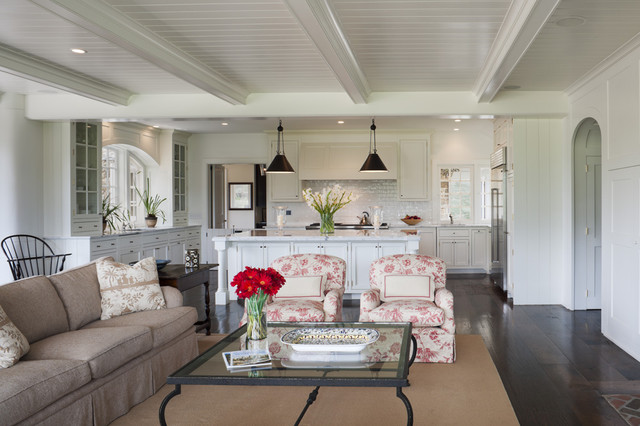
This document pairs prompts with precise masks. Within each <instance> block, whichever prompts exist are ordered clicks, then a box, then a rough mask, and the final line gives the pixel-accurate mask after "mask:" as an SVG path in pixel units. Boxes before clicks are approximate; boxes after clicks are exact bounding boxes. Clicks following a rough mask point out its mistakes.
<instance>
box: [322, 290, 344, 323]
mask: <svg viewBox="0 0 640 426" xmlns="http://www.w3.org/2000/svg"><path fill="white" fill-rule="evenodd" d="M343 293H344V290H330V291H328V292H327V294H325V296H324V305H323V306H322V309H323V310H324V320H325V321H331V322H335V321H342V294H343Z"/></svg>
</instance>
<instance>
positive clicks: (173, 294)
mask: <svg viewBox="0 0 640 426" xmlns="http://www.w3.org/2000/svg"><path fill="white" fill-rule="evenodd" d="M160 288H161V289H162V294H163V295H164V301H165V302H166V304H167V308H177V307H178V306H182V293H180V290H178V289H177V288H173V287H171V286H167V285H163V286H160Z"/></svg>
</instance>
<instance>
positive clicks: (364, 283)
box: [347, 241, 407, 292]
mask: <svg viewBox="0 0 640 426" xmlns="http://www.w3.org/2000/svg"><path fill="white" fill-rule="evenodd" d="M406 250H407V246H406V244H405V243H401V242H393V241H375V242H353V243H351V262H349V261H347V263H351V265H352V267H351V271H350V272H351V274H350V276H349V277H348V278H347V281H348V284H349V285H348V288H347V290H348V291H350V292H354V290H355V291H356V292H362V291H365V290H369V288H370V285H369V269H370V267H371V263H373V261H374V260H377V259H379V258H380V257H382V256H389V255H392V254H402V253H406Z"/></svg>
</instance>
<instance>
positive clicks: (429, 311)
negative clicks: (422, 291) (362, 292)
mask: <svg viewBox="0 0 640 426" xmlns="http://www.w3.org/2000/svg"><path fill="white" fill-rule="evenodd" d="M369 320H370V321H373V322H386V321H388V322H410V323H412V324H413V325H414V326H418V327H437V326H439V325H442V323H444V311H443V310H442V309H441V308H439V307H437V306H436V305H435V303H433V302H430V301H427V300H394V301H392V302H384V303H383V304H382V305H380V306H378V307H377V308H375V309H373V310H371V312H369Z"/></svg>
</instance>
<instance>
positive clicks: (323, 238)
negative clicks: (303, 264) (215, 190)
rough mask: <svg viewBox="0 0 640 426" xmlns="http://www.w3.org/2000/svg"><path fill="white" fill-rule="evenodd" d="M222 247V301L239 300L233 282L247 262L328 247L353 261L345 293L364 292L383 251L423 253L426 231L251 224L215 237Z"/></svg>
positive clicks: (263, 265) (218, 294)
mask: <svg viewBox="0 0 640 426" xmlns="http://www.w3.org/2000/svg"><path fill="white" fill-rule="evenodd" d="M213 242H214V247H215V249H216V251H217V252H218V263H219V264H220V266H219V268H218V290H217V291H216V298H215V299H216V305H226V304H228V303H229V301H230V300H236V294H235V292H234V289H233V288H230V286H229V283H230V282H231V280H232V279H233V277H234V276H235V275H236V274H237V273H238V272H240V271H242V270H243V269H244V267H245V266H251V267H255V268H266V267H268V266H269V265H270V264H271V262H272V261H273V260H275V259H276V258H278V257H280V256H286V255H289V254H297V253H322V254H328V255H331V256H337V257H340V258H342V259H344V260H345V261H346V262H347V275H346V283H345V299H350V298H358V297H359V294H360V293H362V292H363V291H365V290H368V289H369V266H370V265H371V262H373V261H374V260H376V259H378V258H379V257H382V256H387V255H390V254H401V253H417V252H418V247H419V242H420V236H419V235H411V234H408V233H405V232H402V231H393V230H378V231H373V230H340V231H338V230H337V231H336V232H335V233H333V234H331V235H322V234H320V232H319V231H313V230H311V231H302V230H289V229H284V230H283V231H277V230H259V229H258V230H251V231H244V232H239V233H235V234H232V235H226V236H217V237H213Z"/></svg>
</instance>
